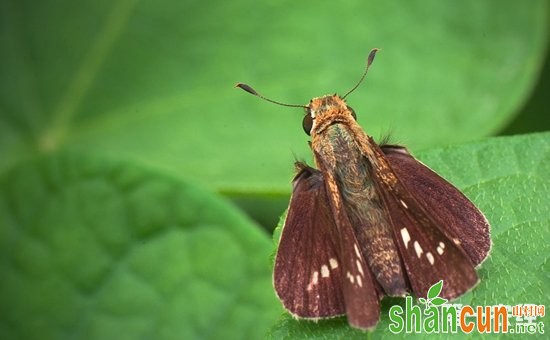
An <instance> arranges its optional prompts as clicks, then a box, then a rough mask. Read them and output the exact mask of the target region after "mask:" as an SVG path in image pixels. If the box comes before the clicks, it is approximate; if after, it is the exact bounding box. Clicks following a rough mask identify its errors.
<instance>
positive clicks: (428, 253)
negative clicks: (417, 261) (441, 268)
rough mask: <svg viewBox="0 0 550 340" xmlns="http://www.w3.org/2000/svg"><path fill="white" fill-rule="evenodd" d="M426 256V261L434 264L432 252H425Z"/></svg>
mask: <svg viewBox="0 0 550 340" xmlns="http://www.w3.org/2000/svg"><path fill="white" fill-rule="evenodd" d="M426 258H428V261H430V264H434V256H433V255H432V253H430V252H427V253H426Z"/></svg>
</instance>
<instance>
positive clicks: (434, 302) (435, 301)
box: [430, 297, 448, 306]
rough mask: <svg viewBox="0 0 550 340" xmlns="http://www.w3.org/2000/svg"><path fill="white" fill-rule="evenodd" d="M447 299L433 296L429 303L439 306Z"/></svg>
mask: <svg viewBox="0 0 550 340" xmlns="http://www.w3.org/2000/svg"><path fill="white" fill-rule="evenodd" d="M447 301H448V300H447V299H443V298H440V297H436V298H433V299H432V300H431V301H430V303H431V304H432V305H434V306H440V305H442V304H444V303H445V302H447Z"/></svg>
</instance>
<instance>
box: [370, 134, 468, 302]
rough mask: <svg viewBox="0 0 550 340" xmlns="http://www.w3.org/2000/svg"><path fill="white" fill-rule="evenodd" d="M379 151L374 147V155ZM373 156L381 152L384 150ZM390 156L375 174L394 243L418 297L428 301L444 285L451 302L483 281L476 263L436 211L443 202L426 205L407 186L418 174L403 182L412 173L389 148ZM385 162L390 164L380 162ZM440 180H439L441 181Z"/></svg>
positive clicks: (412, 187)
mask: <svg viewBox="0 0 550 340" xmlns="http://www.w3.org/2000/svg"><path fill="white" fill-rule="evenodd" d="M377 149H378V147H377V146H375V145H373V148H372V150H377ZM394 151H395V150H394ZM375 152H377V153H378V152H380V153H382V151H381V150H380V149H378V151H375ZM386 152H388V153H389V154H390V156H387V155H386V156H385V157H384V155H383V154H380V155H379V156H378V158H379V159H378V161H379V163H378V164H379V165H378V167H377V169H376V171H375V172H374V175H375V176H376V178H377V179H376V180H375V185H376V186H377V187H378V188H377V191H378V193H379V195H380V196H381V197H382V200H383V202H384V204H385V206H386V209H387V211H388V217H389V220H390V221H391V225H392V230H393V235H394V240H395V244H397V247H398V249H399V254H400V256H401V259H402V261H403V265H404V267H405V270H406V273H407V277H408V280H409V284H410V286H411V289H412V291H413V292H414V293H415V295H416V296H418V297H425V296H426V294H427V292H428V290H429V288H430V287H431V286H432V285H433V284H435V283H437V282H438V281H440V280H443V281H444V285H443V290H442V292H441V296H442V297H444V298H447V299H453V298H455V297H458V296H460V295H462V294H464V293H465V292H466V291H467V290H468V289H470V288H472V287H473V286H475V285H476V284H477V282H478V281H479V280H478V277H477V274H476V272H475V268H474V263H473V262H472V260H471V259H470V256H469V255H468V254H467V253H466V251H465V250H464V249H463V248H462V244H461V242H462V241H461V239H460V238H459V235H457V234H455V233H454V231H453V230H451V229H449V228H447V227H446V223H447V221H446V220H445V219H441V215H440V214H441V212H440V211H437V209H438V208H439V207H440V205H441V204H445V203H440V205H436V206H429V205H427V204H426V203H425V201H424V199H423V196H424V192H419V191H417V190H416V187H415V186H414V185H412V184H411V182H410V181H407V179H409V178H410V177H411V176H415V175H416V173H411V174H408V176H407V177H406V179H405V178H403V179H402V178H401V175H402V173H403V172H405V171H411V169H409V168H403V167H401V166H400V165H401V164H402V163H397V162H395V161H394V159H395V158H398V157H401V155H399V154H398V155H396V154H395V152H393V153H392V150H389V151H388V148H386ZM397 152H401V151H400V150H397ZM382 157H384V159H385V160H386V162H387V163H386V162H380V161H381V158H382ZM399 160H401V158H399ZM388 163H389V164H388ZM407 164H409V163H407ZM433 174H434V175H435V173H433ZM435 176H437V175H435ZM437 179H440V177H439V176H437ZM405 183H407V184H405ZM455 190H456V189H455ZM451 194H452V193H451ZM459 227H460V228H464V227H465V226H464V225H460V226H459Z"/></svg>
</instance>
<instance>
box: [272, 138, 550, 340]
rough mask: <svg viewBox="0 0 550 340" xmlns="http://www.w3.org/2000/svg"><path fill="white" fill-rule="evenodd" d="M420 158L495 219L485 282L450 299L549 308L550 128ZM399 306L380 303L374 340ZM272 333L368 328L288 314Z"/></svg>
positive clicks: (311, 334)
mask: <svg viewBox="0 0 550 340" xmlns="http://www.w3.org/2000/svg"><path fill="white" fill-rule="evenodd" d="M418 156H419V159H421V160H422V161H423V162H424V163H425V164H427V165H428V166H430V167H431V168H433V169H434V170H436V171H437V172H438V173H440V174H441V175H442V176H444V177H445V178H447V179H448V180H450V181H451V182H452V183H454V184H455V185H457V186H458V187H459V188H460V189H461V190H462V191H463V192H464V193H465V194H466V195H467V196H468V197H469V198H470V199H472V200H473V201H474V203H475V204H476V205H477V206H478V207H479V208H480V209H481V210H482V211H483V212H484V213H485V215H486V217H487V218H488V220H489V222H490V224H491V238H492V241H493V247H492V250H491V253H490V255H489V258H488V259H487V260H486V261H485V262H484V263H483V264H482V265H481V266H480V268H479V270H478V275H479V277H480V280H481V283H480V284H479V285H478V286H476V287H475V288H474V289H473V290H472V291H470V292H468V293H467V294H465V295H463V296H462V297H460V298H459V299H457V300H456V301H453V303H459V304H469V305H471V306H493V305H498V304H504V305H510V306H513V305H516V304H525V303H535V304H541V305H549V304H550V288H549V286H548V284H547V283H548V280H549V279H550V277H549V275H548V273H550V267H549V263H550V258H549V256H550V245H549V243H548V240H549V239H550V229H549V228H548V225H549V224H550V211H549V210H548V207H549V206H550V196H549V195H548V189H549V187H550V132H545V133H537V134H531V135H523V136H515V137H500V138H493V139H489V140H486V141H481V142H475V143H469V144H463V145H457V146H453V147H447V148H440V149H433V150H428V151H426V152H424V153H421V154H419V155H418ZM434 301H435V302H436V303H434ZM438 301H439V300H437V301H436V300H435V299H434V300H432V303H434V304H437V302H438ZM395 304H399V305H401V306H402V307H403V308H404V306H405V303H404V299H399V298H384V300H383V301H382V308H381V320H380V322H379V324H378V326H377V327H376V329H375V330H374V331H372V332H371V333H372V336H373V337H374V338H377V337H384V336H388V337H390V336H391V335H392V333H391V332H390V331H389V330H388V326H389V318H388V311H389V308H390V307H391V306H392V305H395ZM457 335H458V336H462V337H463V338H465V337H466V334H457ZM270 336H271V337H272V338H275V339H280V338H305V339H312V338H321V337H322V338H346V339H348V338H352V339H353V338H357V339H361V338H364V337H365V333H364V332H361V331H358V330H355V329H352V328H350V327H349V326H348V324H347V321H346V320H345V318H339V319H336V320H329V321H323V320H322V321H319V322H318V323H314V322H310V321H296V320H294V319H292V318H291V317H289V316H285V317H283V318H282V319H281V320H279V322H278V323H277V324H275V325H274V326H273V327H272V329H271V332H270ZM499 336H500V337H502V335H499ZM417 337H419V338H431V337H433V336H430V335H429V334H420V335H417ZM497 337H498V336H497Z"/></svg>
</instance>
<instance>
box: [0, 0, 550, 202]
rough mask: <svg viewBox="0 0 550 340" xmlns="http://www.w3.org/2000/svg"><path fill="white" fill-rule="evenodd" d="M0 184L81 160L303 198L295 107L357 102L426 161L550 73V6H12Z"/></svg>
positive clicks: (301, 141)
mask: <svg viewBox="0 0 550 340" xmlns="http://www.w3.org/2000/svg"><path fill="white" fill-rule="evenodd" d="M0 6H1V7H0V49H1V50H2V55H1V58H0V154H1V155H2V157H1V159H0V171H6V170H7V169H9V168H11V167H14V166H16V165H17V164H18V163H19V162H21V161H22V160H24V159H27V158H30V157H34V156H35V155H36V154H40V153H44V152H50V151H56V150H62V149H71V150H77V151H79V152H85V153H87V154H100V155H102V156H103V157H110V158H114V159H117V160H120V159H126V160H132V161H135V162H140V163H144V164H147V165H148V166H150V167H154V168H157V169H161V170H162V171H165V172H170V173H173V174H177V175H180V174H183V175H185V176H186V177H188V178H191V179H193V180H195V181H200V182H201V183H203V184H205V185H209V186H210V187H211V188H214V189H217V190H222V191H225V192H230V193H231V192H254V191H257V192H266V191H271V192H276V193H287V192H288V191H289V186H288V180H289V178H290V177H291V173H292V166H291V163H292V161H293V158H294V154H295V155H296V156H297V157H298V158H307V157H309V150H308V148H307V144H306V140H307V138H306V136H305V135H303V132H302V130H301V114H302V112H300V111H299V110H292V109H287V108H281V107H277V106H273V105H271V104H268V103H266V102H261V101H260V100H258V99H257V98H253V97H251V96H249V95H247V94H245V93H242V92H239V91H238V90H235V89H233V84H234V83H235V82H247V83H249V84H251V85H254V86H255V87H256V88H257V89H258V90H259V91H260V92H262V93H264V94H266V95H268V96H270V97H273V98H275V99H278V100H282V101H285V102H290V103H307V101H308V100H309V99H310V98H311V97H314V96H319V95H323V94H326V93H333V92H339V93H343V92H344V91H346V90H347V89H349V88H350V87H351V86H352V85H353V84H354V82H355V81H356V80H357V79H358V78H359V76H360V74H361V72H362V69H363V67H364V64H365V58H366V56H367V54H368V52H369V50H370V49H371V48H373V47H379V48H382V51H381V53H380V54H379V55H378V57H377V60H376V61H375V62H374V65H373V68H372V71H371V72H370V74H369V76H368V77H367V80H366V82H365V84H363V85H362V86H361V87H360V88H359V89H358V90H357V91H356V92H355V93H354V94H352V95H351V96H350V97H349V103H350V105H351V106H353V107H354V108H355V110H356V112H357V113H358V115H359V122H360V123H361V124H362V125H363V127H364V128H365V129H366V131H368V132H369V133H370V134H372V135H374V136H379V135H380V134H382V133H385V132H387V131H388V130H391V131H393V132H394V135H395V136H396V138H398V139H399V141H400V142H403V143H405V144H407V145H409V146H411V147H412V148H413V150H414V149H416V148H418V147H427V146H431V145H441V144H447V143H454V142H459V141H464V140H471V139H477V138H479V137H481V136H486V135H489V134H492V133H494V132H496V131H498V129H499V128H501V127H502V126H503V125H505V124H506V122H508V121H509V120H510V119H511V118H512V116H513V114H514V112H515V111H516V109H518V108H519V106H520V105H521V104H522V103H523V101H524V100H525V97H526V95H528V94H529V91H530V90H531V87H532V86H533V84H534V82H535V80H536V76H537V74H538V72H539V69H540V67H541V62H542V61H543V60H544V59H543V58H544V54H545V51H546V45H547V37H548V13H549V6H548V1H544V0H539V1H530V2H527V3H523V2H518V1H512V0H507V1H501V0H493V1H476V0H469V1H460V2H457V1H451V0H447V1H440V0H430V1H407V2H396V1H382V0H379V1H369V2H366V1H362V0H352V1H346V2H343V3H331V4H325V5H319V3H318V2H317V1H294V2H267V3H266V2H250V1H243V0H237V1H231V2H227V1H209V2H197V1H196V2H189V1H183V2H182V1H174V0H172V1H169V0H166V1H156V2H151V1H142V2H138V1H135V0H118V1H114V2H113V1H105V0H98V1H78V2H74V1H68V0H56V1H54V0H51V1H38V2H37V1H29V0H6V1H2V3H1V4H0Z"/></svg>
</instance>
